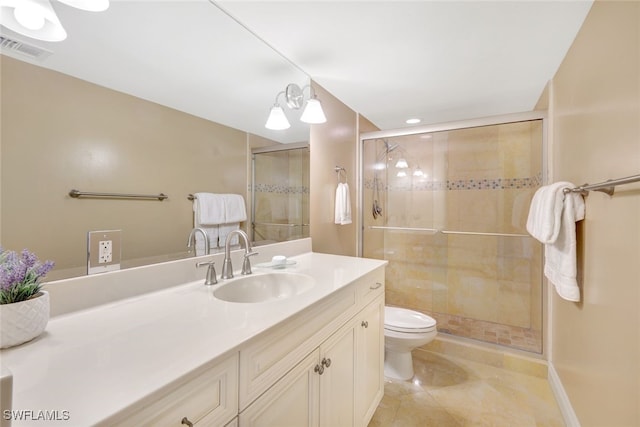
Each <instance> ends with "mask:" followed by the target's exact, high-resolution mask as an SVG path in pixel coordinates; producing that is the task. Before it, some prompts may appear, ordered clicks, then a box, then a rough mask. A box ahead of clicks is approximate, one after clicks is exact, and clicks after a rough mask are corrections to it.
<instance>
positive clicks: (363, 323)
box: [360, 320, 369, 328]
mask: <svg viewBox="0 0 640 427" xmlns="http://www.w3.org/2000/svg"><path fill="white" fill-rule="evenodd" d="M360 326H362V327H363V328H368V327H369V322H367V321H366V320H363V321H362V323H360Z"/></svg>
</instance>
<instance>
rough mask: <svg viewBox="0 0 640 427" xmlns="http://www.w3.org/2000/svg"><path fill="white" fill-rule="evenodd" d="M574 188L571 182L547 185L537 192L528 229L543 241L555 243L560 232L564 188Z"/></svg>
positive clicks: (528, 220) (532, 201)
mask: <svg viewBox="0 0 640 427" xmlns="http://www.w3.org/2000/svg"><path fill="white" fill-rule="evenodd" d="M567 187H569V188H572V187H573V184H571V183H569V182H556V183H554V184H551V185H545V186H542V187H540V188H538V190H537V191H536V192H535V194H534V195H533V199H532V200H531V206H530V207H529V217H528V218H527V231H528V232H529V233H530V234H531V235H532V236H533V237H535V238H536V239H538V240H539V241H540V242H542V243H553V242H555V240H556V239H557V238H558V233H559V232H560V223H561V213H562V206H563V204H562V201H563V200H564V193H563V191H562V190H563V189H564V188H567Z"/></svg>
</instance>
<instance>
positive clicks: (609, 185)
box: [564, 175, 640, 196]
mask: <svg viewBox="0 0 640 427" xmlns="http://www.w3.org/2000/svg"><path fill="white" fill-rule="evenodd" d="M638 181H640V175H632V176H627V177H625V178H618V179H610V180H608V181H604V182H599V183H597V184H584V185H581V186H580V187H576V188H565V189H564V192H565V193H580V194H582V195H583V196H586V195H587V193H589V191H600V192H602V193H607V194H608V195H610V196H613V193H614V191H615V189H616V185H623V184H631V183H632V182H638Z"/></svg>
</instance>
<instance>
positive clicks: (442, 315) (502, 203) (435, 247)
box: [362, 120, 543, 353]
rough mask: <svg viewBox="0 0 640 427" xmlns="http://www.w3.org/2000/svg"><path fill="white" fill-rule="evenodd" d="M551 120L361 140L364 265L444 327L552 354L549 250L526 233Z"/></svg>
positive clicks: (397, 302) (392, 293) (401, 302)
mask: <svg viewBox="0 0 640 427" xmlns="http://www.w3.org/2000/svg"><path fill="white" fill-rule="evenodd" d="M542 140H543V138H542V120H529V121H520V122H513V123H500V124H492V125H487V126H476V127H468V128H457V129H452V130H442V131H437V132H429V133H416V134H411V135H398V136H390V137H388V138H376V139H365V140H364V141H363V174H364V176H363V178H364V179H363V182H364V189H363V190H364V191H363V204H364V207H363V212H364V216H363V226H364V227H363V240H362V254H363V256H365V257H372V258H381V259H386V260H388V261H389V264H388V267H387V276H386V279H387V288H386V302H387V304H388V305H393V306H399V307H405V308H409V309H414V310H417V311H422V312H424V313H426V314H429V315H431V316H432V317H434V318H435V319H436V320H437V322H438V331H439V332H442V333H449V334H452V335H456V336H460V337H465V338H473V339H477V340H482V341H487V342H491V343H496V344H501V345H505V346H509V347H514V348H518V349H521V350H527V351H531V352H535V353H540V352H541V351H542V338H541V337H542V268H541V267H542V248H541V245H540V244H539V243H538V242H536V241H535V240H534V239H533V238H532V237H531V236H529V235H528V233H527V232H526V229H525V223H526V217H527V213H528V206H529V202H530V200H531V198H532V196H533V193H534V192H535V190H536V188H538V187H539V186H540V185H541V180H542V160H541V159H542Z"/></svg>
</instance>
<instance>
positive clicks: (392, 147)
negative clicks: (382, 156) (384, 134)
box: [382, 139, 400, 153]
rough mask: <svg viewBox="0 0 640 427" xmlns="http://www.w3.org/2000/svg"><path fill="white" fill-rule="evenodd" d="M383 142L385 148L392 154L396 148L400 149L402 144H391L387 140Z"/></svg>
mask: <svg viewBox="0 0 640 427" xmlns="http://www.w3.org/2000/svg"><path fill="white" fill-rule="evenodd" d="M382 142H384V146H385V148H386V149H387V153H390V152H392V151H393V150H395V149H396V148H398V147H400V144H389V141H388V140H386V139H383V140H382Z"/></svg>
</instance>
